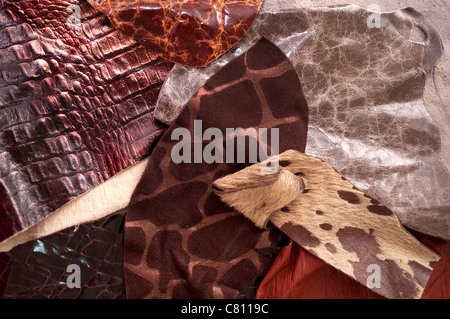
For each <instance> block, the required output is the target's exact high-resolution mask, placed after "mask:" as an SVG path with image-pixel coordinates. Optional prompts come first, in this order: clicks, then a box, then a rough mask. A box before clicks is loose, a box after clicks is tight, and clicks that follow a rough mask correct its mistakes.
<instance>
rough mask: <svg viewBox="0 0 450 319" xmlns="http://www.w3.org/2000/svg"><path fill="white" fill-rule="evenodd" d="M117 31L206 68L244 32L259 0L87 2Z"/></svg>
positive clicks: (172, 57) (177, 60)
mask: <svg viewBox="0 0 450 319" xmlns="http://www.w3.org/2000/svg"><path fill="white" fill-rule="evenodd" d="M89 2H90V3H91V4H92V5H93V6H94V8H96V9H97V10H99V11H101V12H103V13H105V14H106V15H107V16H108V17H109V19H110V20H111V22H112V24H113V25H114V26H115V27H116V29H117V30H119V31H121V32H123V33H124V34H125V35H127V36H130V37H132V38H134V39H135V40H138V41H140V42H141V43H143V44H145V45H146V46H147V47H149V48H151V49H152V50H155V51H156V52H158V53H159V55H160V56H161V57H163V58H165V59H166V60H169V61H172V62H175V63H178V64H182V65H186V66H189V67H204V66H206V65H208V64H209V63H210V62H211V61H214V60H215V59H217V58H218V57H219V56H221V55H222V54H223V53H225V52H226V51H228V50H229V49H230V48H232V47H233V46H234V45H235V44H236V43H237V42H238V41H239V40H240V39H241V38H242V37H243V36H244V35H245V33H246V32H247V30H248V29H249V28H250V26H251V25H252V23H253V20H254V19H255V18H256V16H257V14H258V11H259V8H260V7H261V4H262V2H263V0H206V1H205V0H188V1H180V0H169V1H168V0H163V1H161V0H135V1H122V0H89Z"/></svg>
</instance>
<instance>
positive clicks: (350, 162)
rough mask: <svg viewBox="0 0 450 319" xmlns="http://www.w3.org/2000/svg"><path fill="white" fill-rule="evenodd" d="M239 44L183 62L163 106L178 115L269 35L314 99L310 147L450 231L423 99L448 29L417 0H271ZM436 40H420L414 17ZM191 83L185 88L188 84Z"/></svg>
mask: <svg viewBox="0 0 450 319" xmlns="http://www.w3.org/2000/svg"><path fill="white" fill-rule="evenodd" d="M270 3H271V0H267V1H266V2H265V3H264V5H263V7H262V9H261V12H260V14H259V15H258V17H257V19H256V20H255V22H254V24H253V25H252V27H251V28H250V30H249V32H248V33H247V35H246V36H245V37H244V38H243V39H242V41H240V42H239V44H238V45H237V46H236V47H235V48H233V49H232V50H231V51H230V52H228V53H226V54H225V55H223V56H222V57H221V58H219V59H218V60H216V61H214V62H213V63H212V64H210V65H209V66H208V67H206V68H203V69H189V68H184V67H182V66H178V65H177V66H176V67H175V68H174V69H173V70H172V71H171V73H170V76H169V78H168V79H167V81H166V82H165V84H164V85H163V89H162V91H161V94H160V97H159V101H158V105H157V107H156V111H155V116H156V117H157V118H158V119H160V120H162V121H165V122H166V123H170V122H171V121H173V119H174V117H176V115H177V114H179V112H180V111H181V110H182V108H183V107H184V105H186V103H187V101H188V100H189V99H190V98H191V97H192V96H193V95H194V94H195V92H196V91H197V90H198V88H199V87H201V86H202V84H203V83H204V82H205V81H206V80H207V79H208V78H209V77H210V76H212V75H213V74H214V73H215V72H217V70H218V69H219V68H220V67H221V66H223V65H224V64H226V63H227V62H228V61H230V60H231V59H233V58H235V57H236V56H238V55H239V54H241V53H242V52H243V51H245V50H246V49H247V48H248V47H250V46H251V45H252V44H254V43H255V42H256V41H258V39H260V37H261V36H264V37H266V38H268V39H269V40H271V41H272V42H274V43H275V44H277V45H278V46H279V47H280V48H281V49H282V50H283V51H284V53H285V54H287V55H288V57H289V58H290V60H291V61H292V62H293V64H294V65H295V68H296V70H297V73H298V74H299V76H300V78H301V80H302V83H303V86H304V93H305V96H306V98H307V101H308V105H309V107H310V112H311V119H310V124H309V131H308V144H307V149H306V152H307V154H309V155H313V156H316V157H319V158H322V159H324V160H326V161H327V162H328V163H330V164H332V165H333V166H334V167H336V168H337V169H338V170H339V171H340V172H341V173H342V174H343V175H344V176H345V177H347V178H348V179H349V180H350V181H351V182H352V183H353V184H354V185H356V186H357V187H358V188H359V189H361V190H362V191H364V192H365V193H367V194H369V195H371V196H372V197H374V198H376V199H377V200H379V201H381V202H383V203H385V204H386V205H388V206H389V207H390V208H391V209H392V210H393V211H394V212H395V213H396V214H398V215H399V217H400V219H401V221H402V223H403V224H404V225H406V226H407V227H409V228H411V229H415V230H418V231H420V232H422V233H426V234H430V235H432V236H437V237H441V238H444V239H450V174H449V171H448V169H447V167H446V163H445V162H447V163H448V159H447V158H443V157H442V156H441V151H442V143H441V137H440V132H439V129H438V127H437V126H436V125H435V123H434V122H433V120H432V119H431V117H430V116H429V114H428V113H427V109H426V107H425V105H424V102H423V92H424V85H425V80H426V76H427V72H428V71H430V70H431V69H432V67H433V64H434V62H435V60H436V59H437V58H438V57H439V56H440V55H441V53H442V44H441V41H440V38H439V35H438V34H437V33H436V32H435V30H434V29H433V27H432V26H431V25H430V24H429V23H428V22H427V21H426V20H424V18H423V17H422V16H421V15H420V14H419V13H418V12H416V11H415V10H413V9H411V8H409V9H404V10H399V11H397V12H393V13H386V14H383V15H382V17H381V21H382V28H380V29H377V28H372V29H370V28H368V27H367V19H368V18H369V17H370V15H371V14H373V13H372V12H369V11H367V10H365V9H362V8H359V7H356V6H344V7H339V8H315V9H314V8H313V9H293V10H290V11H285V12H271V11H267V10H265V5H267V6H269V4H270ZM416 24H417V25H419V26H420V27H421V28H423V30H425V32H426V35H427V37H428V38H427V40H426V43H418V42H414V41H412V40H411V33H412V30H413V28H414V25H416ZM180 88H182V89H180Z"/></svg>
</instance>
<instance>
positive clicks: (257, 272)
mask: <svg viewBox="0 0 450 319" xmlns="http://www.w3.org/2000/svg"><path fill="white" fill-rule="evenodd" d="M237 101H238V103H237ZM242 114H245V115H246V116H245V117H243V116H242ZM198 121H201V126H202V129H203V130H205V135H203V134H202V132H203V131H202V130H201V131H202V132H200V134H201V135H199V132H198V123H199V122H198ZM307 122H308V107H307V104H306V101H305V99H304V96H303V95H302V94H301V85H300V82H299V79H298V76H297V74H296V73H295V71H294V69H293V66H292V64H291V63H290V62H289V60H288V59H287V58H286V56H285V55H284V54H283V53H282V52H281V51H280V50H279V49H278V48H277V47H276V46H274V45H273V44H272V43H270V42H269V41H267V40H265V39H262V40H260V41H259V42H258V43H257V44H256V45H255V46H253V47H252V48H251V49H249V50H248V51H247V52H246V53H244V54H243V55H241V56H240V57H238V58H236V59H235V60H233V61H232V62H230V63H229V64H227V65H226V66H225V67H224V68H222V69H221V70H220V71H219V72H218V73H217V74H216V75H215V76H214V77H212V78H211V79H210V80H209V81H208V82H207V83H206V84H205V85H204V86H203V88H201V90H199V92H198V93H197V94H196V95H195V97H193V98H192V100H191V101H190V102H189V103H188V104H187V105H186V108H185V109H184V111H183V112H182V114H181V115H180V116H179V117H178V119H177V120H176V122H175V123H174V124H173V125H172V126H171V127H170V128H169V130H168V131H167V132H166V133H165V135H164V136H163V137H162V138H161V140H160V141H159V142H158V144H157V146H156V147H155V149H154V151H153V152H152V154H151V156H150V158H149V163H148V166H147V168H146V171H145V172H144V176H143V178H142V180H141V181H140V183H139V184H138V186H137V187H136V192H135V193H134V195H133V197H132V199H131V202H130V206H129V207H128V208H127V209H126V222H125V248H124V249H125V250H124V261H125V265H124V274H125V284H126V291H127V297H128V298H133V299H134V298H139V299H140V298H235V297H237V296H238V295H239V293H240V292H242V291H246V290H247V288H249V287H251V286H254V283H255V280H256V279H257V278H258V277H260V276H262V275H264V274H265V273H266V272H267V270H268V268H269V267H270V265H271V263H272V262H273V259H274V257H275V256H276V254H277V251H276V249H277V246H278V243H279V239H280V232H279V231H278V230H276V229H272V230H259V229H258V228H256V227H255V226H254V225H252V223H251V222H250V221H247V220H245V219H244V218H243V217H242V216H239V214H238V213H237V212H234V211H233V210H231V209H229V208H227V207H226V205H225V204H224V203H222V202H221V201H220V200H219V199H218V198H217V197H216V196H215V195H214V194H213V193H212V190H211V189H210V185H211V183H212V182H213V181H214V180H216V179H217V178H219V177H221V176H224V175H227V174H230V173H233V172H236V171H238V170H240V169H242V168H244V167H246V166H249V165H250V161H251V158H250V156H251V154H253V152H251V151H250V150H251V149H252V147H251V146H250V145H257V146H258V145H259V149H260V150H261V149H264V148H267V154H268V155H270V154H271V150H272V149H273V148H275V143H276V142H277V141H275V143H269V142H268V138H269V137H268V135H270V140H272V138H273V136H275V135H276V133H275V132H276V129H278V134H279V149H280V150H281V151H285V150H288V149H295V150H298V151H302V150H303V149H304V148H305V144H306V130H307ZM213 128H216V130H217V129H218V130H220V132H223V134H224V135H223V139H222V140H221V139H220V138H219V137H218V136H217V135H214V136H215V137H214V138H212V136H210V138H208V140H214V141H216V142H217V143H216V144H215V145H216V146H219V145H222V144H223V145H227V144H228V145H230V142H233V144H234V145H232V146H231V147H230V146H229V147H224V150H223V153H221V152H220V151H218V152H219V153H217V154H221V156H223V158H225V157H227V156H230V157H231V159H232V160H229V161H227V163H220V160H218V161H212V162H211V164H208V163H207V162H206V161H205V160H204V158H203V160H200V161H199V163H193V162H192V160H193V159H192V154H189V153H186V154H188V157H189V159H186V160H185V161H184V162H181V163H179V164H176V163H175V160H174V157H173V155H172V153H173V152H174V150H176V149H177V146H178V145H179V143H183V145H184V146H187V147H190V146H192V150H194V149H195V150H198V148H199V147H200V148H201V149H200V152H202V149H203V147H204V148H205V152H203V153H202V154H203V155H204V154H205V153H207V151H206V150H207V149H210V145H211V144H210V141H208V140H204V141H201V140H202V138H203V137H205V139H206V132H208V130H209V132H211V129H213ZM237 128H243V129H246V132H247V133H250V132H251V131H252V128H253V129H254V130H256V129H263V128H266V129H268V131H265V133H264V130H261V131H258V132H259V133H260V134H258V135H254V134H249V137H247V139H248V143H247V144H246V146H245V148H239V146H238V145H239V144H238V143H237V142H236V143H235V141H237V140H238V139H239V138H238V137H236V134H232V133H230V132H227V129H237ZM179 130H183V131H184V132H185V134H188V135H189V134H190V136H193V137H194V140H191V141H189V142H187V137H186V140H184V139H183V141H181V142H180V141H178V140H177V138H176V137H174V139H172V134H175V135H176V134H177V132H178V131H179ZM269 130H270V134H268V133H269ZM226 132H227V134H226ZM264 134H266V135H264ZM238 136H241V135H239V134H238ZM264 136H265V137H266V138H267V139H266V140H264V139H263V137H264ZM198 138H200V140H198ZM211 142H212V141H211ZM253 142H255V143H256V144H253ZM266 142H267V143H266ZM241 145H242V144H241ZM269 146H270V148H269ZM236 149H240V150H241V152H239V154H241V155H242V154H245V158H244V160H243V161H242V163H239V162H238V159H237V158H236V155H237V152H236ZM210 151H211V150H210ZM253 151H254V149H253ZM195 152H197V151H195ZM195 152H194V153H195ZM211 152H212V151H211ZM174 154H178V153H174ZM202 154H200V155H202ZM194 157H195V158H197V156H196V155H195V154H194ZM195 158H194V160H195ZM197 160H198V158H197ZM197 160H195V161H197ZM176 161H177V162H178V160H176ZM190 162H192V163H190ZM233 162H234V164H233Z"/></svg>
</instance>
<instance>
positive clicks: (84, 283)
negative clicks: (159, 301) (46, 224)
mask: <svg viewBox="0 0 450 319" xmlns="http://www.w3.org/2000/svg"><path fill="white" fill-rule="evenodd" d="M123 222H124V215H123V214H118V215H115V216H112V217H109V218H105V219H103V220H99V221H97V222H95V223H91V224H86V225H81V226H77V227H74V228H70V229H66V230H64V231H61V232H59V233H58V234H54V235H51V236H47V237H45V238H41V239H39V240H37V241H34V242H30V243H27V244H24V245H21V246H18V247H16V248H14V249H13V250H12V251H11V252H8V253H4V254H0V298H4V299H9V298H25V299H30V298H39V299H46V298H52V299H54V298H58V299H74V298H78V299H93V298H104V299H113V298H125V290H124V282H123ZM71 264H76V265H78V266H80V274H81V277H80V278H81V288H80V289H78V288H69V287H68V286H67V279H68V276H69V275H70V274H71V273H72V272H68V271H67V267H68V266H69V265H71Z"/></svg>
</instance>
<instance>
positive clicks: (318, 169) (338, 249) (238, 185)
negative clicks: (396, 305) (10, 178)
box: [213, 151, 440, 299]
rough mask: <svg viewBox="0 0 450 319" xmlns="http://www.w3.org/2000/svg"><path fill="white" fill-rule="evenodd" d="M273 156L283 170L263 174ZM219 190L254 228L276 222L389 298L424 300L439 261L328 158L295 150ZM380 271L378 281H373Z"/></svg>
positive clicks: (224, 181) (225, 181) (217, 185)
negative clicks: (324, 158) (328, 161)
mask: <svg viewBox="0 0 450 319" xmlns="http://www.w3.org/2000/svg"><path fill="white" fill-rule="evenodd" d="M273 161H277V162H279V166H280V167H279V169H278V171H277V172H276V173H274V174H272V175H270V176H267V175H263V174H262V173H261V170H262V169H263V168H264V167H267V165H268V164H270V163H271V162H273ZM213 187H214V190H215V192H216V194H218V196H219V197H220V198H221V200H222V201H224V202H225V203H227V204H228V205H229V206H230V207H233V208H235V209H236V210H237V211H239V212H240V213H242V214H243V215H244V216H245V217H247V218H248V219H250V220H251V221H252V222H253V223H255V225H256V226H258V227H261V228H265V227H266V225H267V223H268V222H269V221H270V223H271V224H273V225H275V226H276V227H277V228H278V229H280V230H281V231H283V232H284V233H285V234H286V235H288V236H289V237H290V238H291V239H292V240H293V241H295V242H296V243H298V244H299V245H300V246H302V247H304V248H306V249H307V250H308V251H309V252H310V253H312V254H313V255H315V256H317V257H319V258H321V259H323V260H324V261H326V262H327V263H329V264H330V265H332V266H334V267H335V268H337V269H339V270H341V271H342V272H344V273H345V274H347V275H348V276H350V277H352V278H353V279H355V280H356V281H358V282H359V283H361V284H363V285H366V284H367V285H368V286H369V288H371V289H372V290H374V291H375V292H377V293H378V294H380V295H383V296H385V297H387V298H394V299H400V298H402V299H413V298H414V299H418V298H420V297H421V296H422V293H423V291H424V289H425V286H426V285H427V283H428V280H429V278H430V276H431V273H432V271H433V266H434V264H436V263H437V262H438V261H439V260H440V257H439V256H438V255H437V254H435V253H434V252H433V251H431V250H430V249H428V248H426V247H425V246H424V245H422V244H421V243H420V242H419V241H418V240H417V239H415V238H414V237H413V235H411V234H410V233H408V232H407V231H406V230H405V229H404V228H403V227H402V225H401V223H400V221H399V220H398V218H397V217H396V216H395V215H394V213H392V211H391V210H390V209H389V208H387V207H386V206H384V205H383V204H381V203H380V202H378V201H376V200H375V199H373V198H371V197H370V196H368V195H366V194H364V193H363V192H361V191H359V190H358V189H356V187H354V186H353V185H352V184H351V183H350V182H349V181H347V180H346V179H345V178H344V177H343V176H342V175H341V174H339V173H338V172H337V171H336V170H335V169H334V168H333V167H332V166H331V165H329V164H328V163H325V162H324V161H322V160H320V159H318V158H315V157H311V156H307V155H304V154H302V153H300V152H297V151H287V152H285V153H283V154H281V155H279V156H275V157H272V158H270V159H268V160H266V161H264V162H262V163H259V164H255V165H253V166H251V167H248V168H245V169H243V170H242V171H239V172H237V173H234V174H232V175H229V176H226V177H223V178H220V179H218V180H217V181H215V182H214V183H213ZM371 267H372V268H371ZM375 267H376V268H375ZM375 269H376V270H377V271H378V273H379V274H380V279H379V283H378V284H377V283H376V282H375V280H374V283H373V285H372V283H371V282H370V280H371V278H370V275H372V273H373V272H374V270H375ZM369 284H370V285H369Z"/></svg>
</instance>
